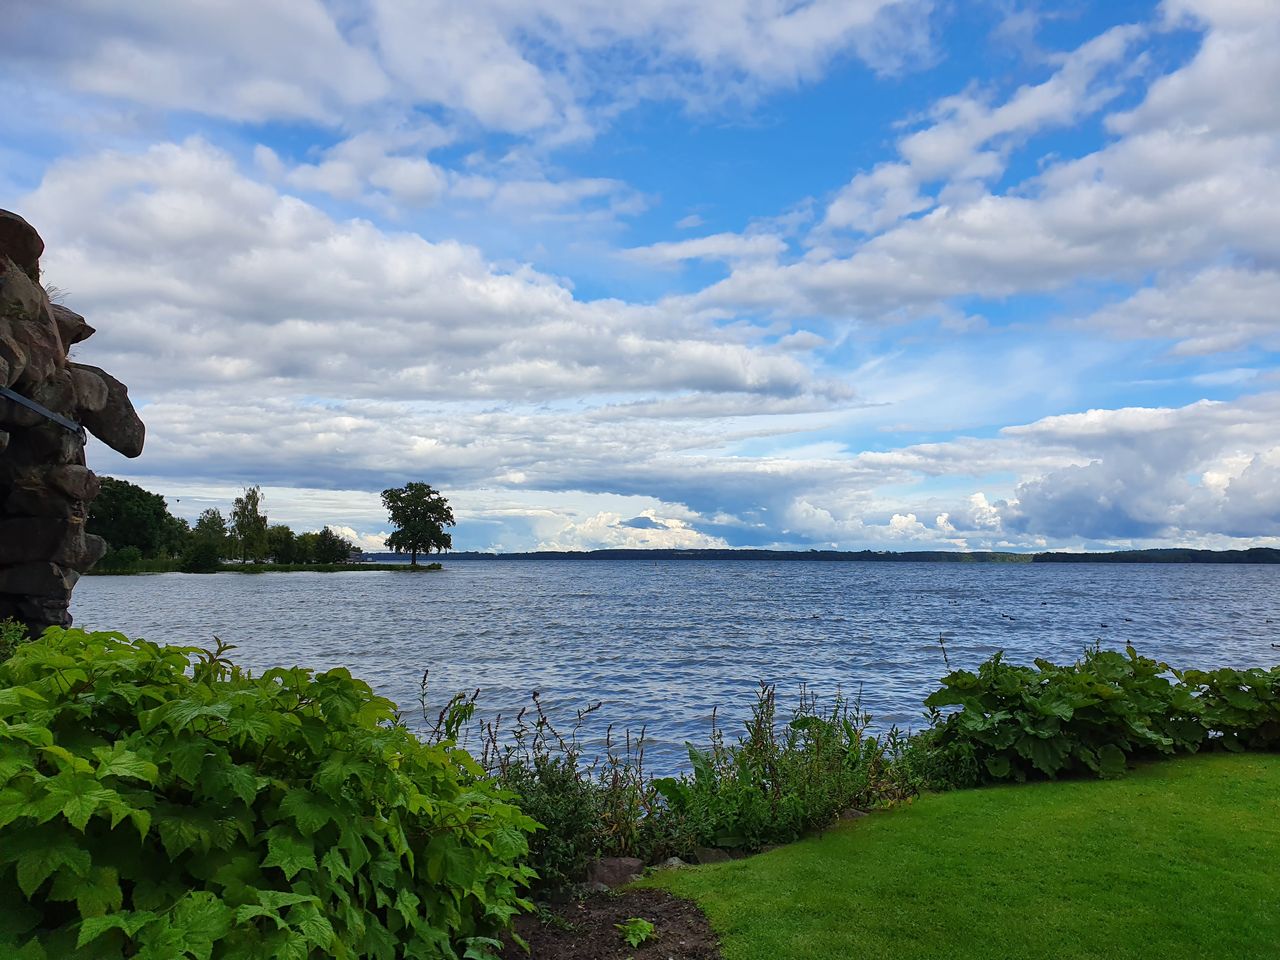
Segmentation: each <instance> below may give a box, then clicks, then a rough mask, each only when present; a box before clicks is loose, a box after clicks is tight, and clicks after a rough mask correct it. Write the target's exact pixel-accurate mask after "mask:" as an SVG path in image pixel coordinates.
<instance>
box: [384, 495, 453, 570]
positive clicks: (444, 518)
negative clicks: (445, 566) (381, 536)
mask: <svg viewBox="0 0 1280 960" xmlns="http://www.w3.org/2000/svg"><path fill="white" fill-rule="evenodd" d="M382 505H383V506H384V507H386V508H387V514H388V515H389V517H390V519H391V525H392V526H393V527H395V528H396V529H395V530H394V531H393V532H392V534H391V536H389V537H387V546H388V547H390V548H391V549H392V550H394V551H395V552H396V553H407V554H409V562H410V563H411V564H412V565H413V566H415V567H416V566H417V565H418V554H419V553H426V554H430V553H431V551H433V550H435V551H437V552H441V551H444V550H450V549H452V548H453V535H452V534H450V533H447V532H446V531H445V527H452V526H453V525H454V519H453V508H452V507H450V506H449V501H448V500H446V499H445V497H444V494H442V493H440V491H439V490H436V489H435V488H434V487H432V486H431V484H429V483H407V484H405V485H404V486H403V487H392V488H390V489H388V490H383V491H382Z"/></svg>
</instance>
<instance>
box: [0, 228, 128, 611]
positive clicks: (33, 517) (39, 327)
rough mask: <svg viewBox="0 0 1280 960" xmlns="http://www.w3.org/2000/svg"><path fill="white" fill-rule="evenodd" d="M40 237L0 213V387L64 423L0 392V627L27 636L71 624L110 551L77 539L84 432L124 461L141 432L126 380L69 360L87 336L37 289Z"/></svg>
mask: <svg viewBox="0 0 1280 960" xmlns="http://www.w3.org/2000/svg"><path fill="white" fill-rule="evenodd" d="M43 253H44V241H43V240H41V239H40V235H39V234H38V233H37V232H36V231H35V229H34V228H33V227H32V226H31V225H30V224H29V223H27V221H26V220H24V219H22V217H20V216H18V215H17V214H15V213H10V212H9V211H7V210H0V387H5V388H8V389H10V390H12V391H14V392H15V393H17V394H18V395H20V396H21V397H24V398H26V399H28V400H31V401H34V402H35V403H36V404H38V405H39V406H41V407H43V408H45V410H47V411H48V412H49V413H52V414H54V415H56V416H57V417H60V418H62V419H63V420H65V421H67V422H66V423H59V422H58V421H57V420H56V419H53V418H51V417H49V416H47V415H46V414H45V413H42V412H40V411H39V410H33V409H30V408H29V407H27V406H24V405H23V404H21V403H20V402H18V401H16V400H12V399H9V398H7V397H3V396H0V620H4V619H7V618H10V617H12V618H14V619H17V620H20V621H22V622H23V623H25V624H26V625H27V627H28V629H30V630H31V631H32V632H33V633H38V632H39V631H41V630H43V629H44V628H45V627H47V626H51V625H58V626H66V625H69V624H70V623H71V614H70V613H69V610H68V608H69V607H70V603H71V591H72V589H73V588H74V587H75V584H76V581H77V580H78V579H79V578H80V575H81V574H82V573H84V572H85V571H86V570H88V569H89V568H90V567H91V566H93V564H94V563H96V562H97V560H98V559H99V558H100V557H101V556H102V554H103V552H104V551H105V550H106V544H105V543H104V542H103V540H102V539H101V538H100V537H95V536H93V535H91V534H88V533H86V532H85V519H86V517H87V516H88V507H89V502H90V501H91V500H92V499H93V498H94V497H95V496H97V494H98V486H99V484H98V478H97V477H96V476H94V474H93V471H91V470H90V469H89V468H88V467H87V466H86V465H85V459H84V430H83V429H76V425H77V424H82V425H83V426H84V427H85V428H87V429H88V430H89V431H91V432H92V433H93V435H94V436H96V437H97V438H98V439H100V440H102V442H103V443H105V444H107V445H108V446H109V447H111V448H112V449H114V450H118V451H119V452H120V453H123V454H124V455H125V456H127V457H136V456H138V454H140V453H141V452H142V443H143V439H144V437H145V430H144V428H143V425H142V421H141V420H140V419H139V418H138V414H137V412H136V411H135V410H134V409H133V404H131V403H130V402H129V391H128V389H127V388H126V387H125V385H124V384H123V383H121V382H120V381H119V380H116V379H115V378H114V377H112V376H110V375H109V374H107V373H106V372H104V371H102V370H100V369H98V368H97V367H91V366H88V365H86V364H82V363H73V362H71V361H70V360H68V359H67V351H68V350H69V349H70V348H71V346H72V345H73V344H76V343H79V342H81V341H82V340H86V339H88V338H89V337H91V336H92V335H93V333H94V329H93V327H91V326H89V324H87V323H85V320H84V317H82V316H80V315H79V314H78V313H75V312H74V311H72V310H68V309H67V308H66V307H64V306H62V305H61V304H54V303H50V302H49V297H48V295H47V294H46V293H45V290H44V288H43V287H41V286H40V257H41V255H42V254H43Z"/></svg>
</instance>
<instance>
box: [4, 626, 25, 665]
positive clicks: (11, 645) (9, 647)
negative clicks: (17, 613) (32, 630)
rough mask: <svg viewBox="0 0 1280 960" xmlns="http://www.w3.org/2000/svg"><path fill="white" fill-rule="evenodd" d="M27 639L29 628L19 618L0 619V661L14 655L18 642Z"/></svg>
mask: <svg viewBox="0 0 1280 960" xmlns="http://www.w3.org/2000/svg"><path fill="white" fill-rule="evenodd" d="M26 639H27V628H26V627H24V626H23V625H22V624H20V623H19V622H18V621H17V620H0V663H3V662H4V661H5V660H8V659H9V658H10V657H11V656H13V651H14V650H16V649H17V647H18V644H20V643H22V642H23V641H24V640H26Z"/></svg>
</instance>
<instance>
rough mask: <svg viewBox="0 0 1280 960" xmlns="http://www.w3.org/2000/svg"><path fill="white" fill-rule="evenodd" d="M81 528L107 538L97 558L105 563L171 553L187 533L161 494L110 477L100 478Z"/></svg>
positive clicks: (123, 562) (178, 549)
mask: <svg viewBox="0 0 1280 960" xmlns="http://www.w3.org/2000/svg"><path fill="white" fill-rule="evenodd" d="M85 529H86V530H87V531H88V532H89V533H92V534H94V535H96V536H99V537H102V538H103V539H104V540H106V541H107V545H108V551H107V554H106V556H104V557H103V558H102V560H100V561H99V564H100V565H102V566H107V567H112V566H116V567H126V566H128V565H129V564H131V563H136V562H137V561H138V560H140V559H142V558H143V557H148V558H153V557H172V556H175V555H176V554H178V553H180V552H181V551H182V549H183V547H184V545H185V544H186V541H187V538H188V537H189V536H190V531H189V530H188V528H187V523H186V521H185V520H181V519H179V518H178V517H175V516H173V514H171V513H170V512H169V507H168V505H167V504H166V503H165V500H164V497H162V496H161V495H160V494H158V493H151V492H150V491H149V490H144V489H142V487H139V486H138V485H137V484H133V483H129V482H128V481H127V480H117V479H116V478H114V477H102V478H101V489H100V490H99V491H98V496H97V497H96V498H94V500H93V501H92V502H91V503H90V504H89V516H88V519H87V521H86V525H85Z"/></svg>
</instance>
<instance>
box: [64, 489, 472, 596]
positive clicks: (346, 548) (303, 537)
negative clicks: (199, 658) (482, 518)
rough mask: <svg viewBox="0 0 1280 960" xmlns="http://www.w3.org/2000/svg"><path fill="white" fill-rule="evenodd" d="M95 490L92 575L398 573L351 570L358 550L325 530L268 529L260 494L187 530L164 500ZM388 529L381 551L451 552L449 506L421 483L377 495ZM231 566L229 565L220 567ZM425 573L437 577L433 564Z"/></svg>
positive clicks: (414, 559)
mask: <svg viewBox="0 0 1280 960" xmlns="http://www.w3.org/2000/svg"><path fill="white" fill-rule="evenodd" d="M101 484H102V489H101V491H100V492H99V494H98V496H97V498H96V499H94V500H93V502H92V504H91V506H90V513H89V518H88V523H87V530H88V532H89V533H91V534H93V535H94V536H98V537H102V538H103V540H105V541H106V543H107V552H106V554H105V555H104V556H103V557H102V559H101V560H99V561H98V563H97V565H96V567H94V568H93V570H92V572H93V573H99V574H122V573H175V572H183V573H228V572H237V573H265V572H270V571H275V572H293V571H301V570H306V571H311V572H321V571H323V572H333V571H336V570H396V571H399V570H403V569H405V567H404V565H402V564H367V563H362V562H361V563H357V561H360V560H361V559H362V555H363V553H364V551H363V550H362V549H361V548H360V547H358V546H356V545H355V544H353V543H351V541H349V540H347V539H346V538H345V537H343V536H342V535H341V534H340V533H338V532H337V531H335V530H334V529H333V528H331V527H329V526H325V527H323V528H322V529H320V530H318V531H306V532H302V533H296V532H294V531H293V530H292V529H290V528H289V526H288V525H286V524H283V523H275V524H273V523H270V522H269V521H268V519H267V515H266V512H265V506H264V503H265V499H264V496H263V493H262V488H261V487H258V486H252V487H246V488H245V490H244V492H243V493H242V494H241V496H239V497H236V499H235V502H234V504H233V505H232V508H231V513H230V516H229V518H228V517H224V516H223V515H222V513H221V511H219V510H216V509H213V508H210V509H207V510H205V511H204V512H202V513H201V514H200V517H199V518H198V519H197V520H196V522H195V524H194V526H193V525H189V524H188V523H187V522H186V521H185V520H182V519H181V518H178V517H175V516H173V514H171V513H170V512H169V506H168V504H167V503H166V502H165V498H164V497H163V496H161V495H160V494H158V493H152V492H150V491H149V490H144V489H143V488H142V487H139V486H138V485H136V484H133V483H129V482H128V481H127V480H118V479H116V478H114V477H102V478H101ZM382 496H383V502H384V503H385V505H386V507H387V510H388V512H389V514H390V521H391V524H392V526H393V527H394V528H395V529H394V531H393V532H392V533H391V534H390V536H389V537H388V538H387V546H388V547H389V548H390V549H391V550H393V551H394V552H396V553H408V554H409V555H410V562H409V566H410V567H412V568H414V569H415V570H416V569H420V568H419V565H418V554H419V553H426V554H430V553H431V552H432V551H436V552H442V551H444V550H447V549H449V548H450V547H451V546H452V545H453V539H452V537H451V536H450V535H449V534H448V533H447V532H445V528H446V527H450V526H453V523H454V519H453V511H452V509H451V508H450V506H449V501H448V500H447V499H446V498H445V497H444V496H443V495H442V494H441V493H440V492H439V491H437V490H436V489H434V488H433V487H431V486H430V485H429V484H425V483H410V484H407V485H405V486H404V487H399V488H393V489H389V490H384V491H383V494H382ZM227 561H233V562H227ZM425 569H429V570H438V569H440V565H439V564H427V565H426V567H425Z"/></svg>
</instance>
